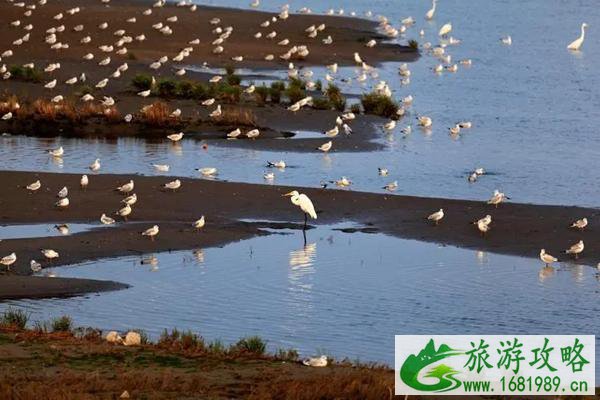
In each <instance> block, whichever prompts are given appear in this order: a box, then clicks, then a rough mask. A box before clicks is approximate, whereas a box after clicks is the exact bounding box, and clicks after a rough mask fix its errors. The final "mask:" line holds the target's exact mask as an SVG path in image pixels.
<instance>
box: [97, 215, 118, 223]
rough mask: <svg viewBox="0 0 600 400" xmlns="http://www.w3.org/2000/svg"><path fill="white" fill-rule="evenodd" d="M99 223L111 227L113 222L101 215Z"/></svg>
mask: <svg viewBox="0 0 600 400" xmlns="http://www.w3.org/2000/svg"><path fill="white" fill-rule="evenodd" d="M100 222H102V223H103V224H104V225H112V224H114V223H115V220H114V219H112V218H111V217H107V216H106V214H102V215H101V216H100Z"/></svg>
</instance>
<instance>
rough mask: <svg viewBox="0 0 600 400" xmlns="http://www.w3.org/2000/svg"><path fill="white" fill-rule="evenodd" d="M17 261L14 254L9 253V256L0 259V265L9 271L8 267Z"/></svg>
mask: <svg viewBox="0 0 600 400" xmlns="http://www.w3.org/2000/svg"><path fill="white" fill-rule="evenodd" d="M16 261H17V255H16V254H15V253H10V254H9V255H7V256H5V257H2V258H1V259H0V264H2V265H4V266H5V267H6V268H8V269H9V270H10V266H11V265H13V264H14V263H15V262H16Z"/></svg>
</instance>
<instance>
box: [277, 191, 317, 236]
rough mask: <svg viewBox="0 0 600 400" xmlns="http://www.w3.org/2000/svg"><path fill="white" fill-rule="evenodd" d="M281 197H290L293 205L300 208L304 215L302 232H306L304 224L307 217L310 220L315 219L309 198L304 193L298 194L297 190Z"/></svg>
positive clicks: (314, 212)
mask: <svg viewBox="0 0 600 400" xmlns="http://www.w3.org/2000/svg"><path fill="white" fill-rule="evenodd" d="M283 196H291V197H290V201H291V202H292V204H293V205H295V206H298V207H300V209H301V210H302V212H303V213H304V228H303V229H304V230H306V223H307V221H308V216H310V217H311V218H312V219H317V213H316V211H315V207H314V205H313V203H312V201H311V200H310V198H309V197H308V196H307V195H305V194H304V193H298V191H297V190H293V191H291V192H289V193H286V194H284V195H283Z"/></svg>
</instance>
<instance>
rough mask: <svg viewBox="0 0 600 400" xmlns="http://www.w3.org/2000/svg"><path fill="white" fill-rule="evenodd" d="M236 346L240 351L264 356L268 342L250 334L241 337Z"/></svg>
mask: <svg viewBox="0 0 600 400" xmlns="http://www.w3.org/2000/svg"><path fill="white" fill-rule="evenodd" d="M235 348H236V349H237V350H238V351H242V352H245V353H250V354H253V355H257V356H262V355H264V354H265V352H266V350H267V343H266V342H265V341H264V340H262V339H261V338H260V337H259V336H249V337H246V338H242V339H240V340H239V341H238V342H237V343H236V344H235Z"/></svg>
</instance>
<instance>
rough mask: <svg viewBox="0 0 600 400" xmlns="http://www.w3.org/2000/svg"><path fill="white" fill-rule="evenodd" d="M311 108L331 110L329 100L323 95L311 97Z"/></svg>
mask: <svg viewBox="0 0 600 400" xmlns="http://www.w3.org/2000/svg"><path fill="white" fill-rule="evenodd" d="M312 107H313V108H315V109H317V110H331V108H332V107H331V103H330V102H329V99H327V98H325V97H318V98H315V99H313V105H312Z"/></svg>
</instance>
